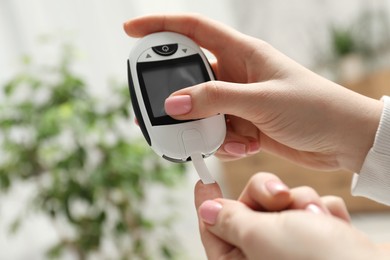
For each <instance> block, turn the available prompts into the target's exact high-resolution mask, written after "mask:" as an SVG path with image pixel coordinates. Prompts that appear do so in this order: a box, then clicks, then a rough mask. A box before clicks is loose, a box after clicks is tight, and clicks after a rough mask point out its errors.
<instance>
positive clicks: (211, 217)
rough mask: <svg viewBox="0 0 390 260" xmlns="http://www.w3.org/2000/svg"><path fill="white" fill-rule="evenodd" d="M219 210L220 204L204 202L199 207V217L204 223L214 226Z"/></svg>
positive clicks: (210, 201) (212, 201) (211, 201)
mask: <svg viewBox="0 0 390 260" xmlns="http://www.w3.org/2000/svg"><path fill="white" fill-rule="evenodd" d="M221 209H222V205H221V204H220V203H218V202H216V201H214V200H206V201H205V202H203V203H202V205H200V207H199V216H200V218H201V219H202V220H203V221H204V222H205V223H207V224H210V225H214V224H215V223H216V222H217V217H218V213H219V212H220V211H221Z"/></svg>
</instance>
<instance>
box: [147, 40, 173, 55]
mask: <svg viewBox="0 0 390 260" xmlns="http://www.w3.org/2000/svg"><path fill="white" fill-rule="evenodd" d="M177 48H178V45H177V43H174V44H165V45H159V46H154V47H152V50H153V51H154V52H155V53H157V54H158V55H161V56H170V55H172V54H174V53H175V52H176V51H177Z"/></svg>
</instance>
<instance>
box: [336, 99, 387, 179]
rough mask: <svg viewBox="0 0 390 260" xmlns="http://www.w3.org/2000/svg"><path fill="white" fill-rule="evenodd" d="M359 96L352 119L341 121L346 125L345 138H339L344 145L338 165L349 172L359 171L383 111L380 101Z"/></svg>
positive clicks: (372, 141)
mask: <svg viewBox="0 0 390 260" xmlns="http://www.w3.org/2000/svg"><path fill="white" fill-rule="evenodd" d="M360 97H361V98H362V100H360V101H357V102H356V103H355V104H357V105H358V106H356V108H354V110H355V114H354V115H352V116H351V117H352V119H351V120H346V122H343V124H347V125H348V126H347V129H346V132H345V136H344V137H345V140H344V141H343V140H341V143H343V144H344V145H345V152H344V153H342V156H341V159H340V165H341V166H342V168H344V169H347V170H349V171H351V172H359V171H360V169H361V168H362V166H363V163H364V161H365V158H366V156H367V154H368V152H369V151H370V149H371V148H372V147H373V144H374V141H375V135H376V132H377V130H378V126H379V122H380V119H381V114H382V111H383V102H382V101H380V100H375V99H371V98H368V97H364V96H360ZM349 121H351V122H349Z"/></svg>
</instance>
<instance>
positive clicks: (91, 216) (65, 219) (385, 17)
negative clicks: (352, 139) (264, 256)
mask: <svg viewBox="0 0 390 260" xmlns="http://www.w3.org/2000/svg"><path fill="white" fill-rule="evenodd" d="M162 12H164V13H175V12H196V13H201V14H203V15H206V16H208V17H210V18H213V19H216V20H219V21H221V22H223V23H225V24H227V25H229V26H232V27H234V28H236V29H237V30H239V31H241V32H243V33H246V34H249V35H252V36H254V37H258V38H261V39H263V40H265V41H268V42H269V43H271V44H272V45H273V46H275V47H276V48H277V49H279V50H280V51H282V52H283V53H285V54H287V55H288V56H290V57H291V58H293V59H294V60H296V61H298V62H299V63H301V64H303V65H304V66H306V67H308V68H310V69H312V70H314V71H316V72H317V73H320V74H321V75H323V76H325V77H327V78H329V79H331V80H334V81H337V82H339V83H340V84H342V85H344V86H346V87H349V88H351V89H353V90H355V91H358V92H360V93H363V94H365V95H368V96H371V97H374V98H380V97H381V96H382V95H384V94H386V95H389V94H390V59H389V58H390V57H389V54H390V17H389V12H390V1H387V0H371V1H365V0H344V1H330V0H326V1H324V0H321V1H320V0H292V1H281V0H274V1H266V0H246V1H245V2H243V1H237V0H214V1H206V0H198V1H180V0H166V1H159V0H145V1H135V0H127V1H126V0H114V1H110V2H108V1H92V0H85V1H75V0H68V1H61V0H58V1H49V0H33V1H22V0H0V35H1V37H0V57H1V58H0V101H1V102H0V127H1V131H0V188H1V196H0V248H2V250H1V252H0V259H205V256H204V252H203V247H202V246H201V242H200V238H199V234H198V230H197V219H196V211H195V209H194V207H193V194H192V189H193V186H194V184H195V182H196V181H197V175H196V173H195V172H194V170H193V168H192V166H190V165H188V166H186V167H182V166H180V165H172V164H170V163H167V162H163V161H162V160H160V159H159V158H157V157H156V156H155V155H154V154H153V153H152V152H150V149H149V148H148V146H147V144H146V142H145V141H144V140H143V139H142V136H141V134H140V131H139V130H138V128H137V126H135V124H134V122H133V121H134V119H133V116H132V110H131V104H130V100H129V94H128V90H127V75H126V59H127V56H128V53H129V50H130V48H131V45H132V44H133V43H134V41H135V39H131V38H129V37H127V36H126V35H125V33H124V32H123V29H122V24H123V22H125V21H126V20H128V19H131V18H133V17H136V16H140V15H144V14H150V13H162ZM207 163H208V164H209V166H210V168H211V170H212V172H214V174H215V175H216V177H217V179H218V181H219V182H220V184H221V186H222V188H223V191H224V194H225V196H227V197H230V198H235V197H237V196H238V194H239V193H240V191H241V189H242V188H243V185H244V184H245V183H246V181H247V180H248V178H249V177H250V176H251V175H252V174H254V173H255V172H258V171H270V172H274V173H276V174H278V175H280V176H281V178H282V179H283V180H285V181H286V182H287V183H288V184H289V185H290V186H291V187H293V186H297V185H310V186H313V187H315V188H316V189H317V190H318V191H319V192H320V193H321V194H334V195H338V196H342V197H343V198H344V199H345V200H346V201H347V204H348V207H349V209H350V210H351V212H352V213H353V221H354V224H355V225H356V226H357V227H358V228H359V229H361V230H362V231H363V232H365V233H367V234H368V235H369V236H370V237H371V238H372V239H373V240H375V241H377V242H385V241H386V240H387V241H389V242H390V235H389V234H390V224H389V222H388V221H386V219H388V217H389V216H390V215H389V214H388V209H387V208H386V207H384V206H382V205H379V204H377V203H374V202H370V201H368V200H365V199H362V198H354V197H351V196H350V195H349V194H350V181H351V174H350V173H346V172H337V173H313V171H308V170H306V169H302V168H299V167H297V166H296V165H292V164H290V163H288V162H284V161H282V160H281V159H279V158H274V157H271V156H269V155H264V154H260V155H256V156H253V157H250V158H248V159H245V160H241V161H236V162H230V163H223V164H222V163H220V162H218V161H217V160H216V159H209V160H208V161H207Z"/></svg>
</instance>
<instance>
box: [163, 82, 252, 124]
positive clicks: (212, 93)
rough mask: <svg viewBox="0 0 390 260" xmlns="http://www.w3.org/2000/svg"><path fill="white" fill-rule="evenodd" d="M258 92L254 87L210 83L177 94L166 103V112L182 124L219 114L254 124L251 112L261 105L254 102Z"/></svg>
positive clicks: (182, 90)
mask: <svg viewBox="0 0 390 260" xmlns="http://www.w3.org/2000/svg"><path fill="white" fill-rule="evenodd" d="M257 87H258V86H257ZM254 90H255V88H254V84H245V85H244V84H237V83H229V82H223V81H209V82H205V83H202V84H199V85H196V86H192V87H188V88H185V89H181V90H179V91H177V92H175V93H173V94H172V95H171V96H170V97H168V98H167V99H166V100H165V111H166V113H167V114H168V115H170V116H172V117H174V118H176V119H179V120H186V119H197V118H204V117H210V116H213V115H216V114H229V115H235V116H238V117H241V118H244V119H248V120H250V114H248V111H256V110H253V106H254V104H256V103H258V102H251V100H252V99H254V93H255V92H254ZM257 91H258V90H257ZM248 117H249V118H248Z"/></svg>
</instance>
